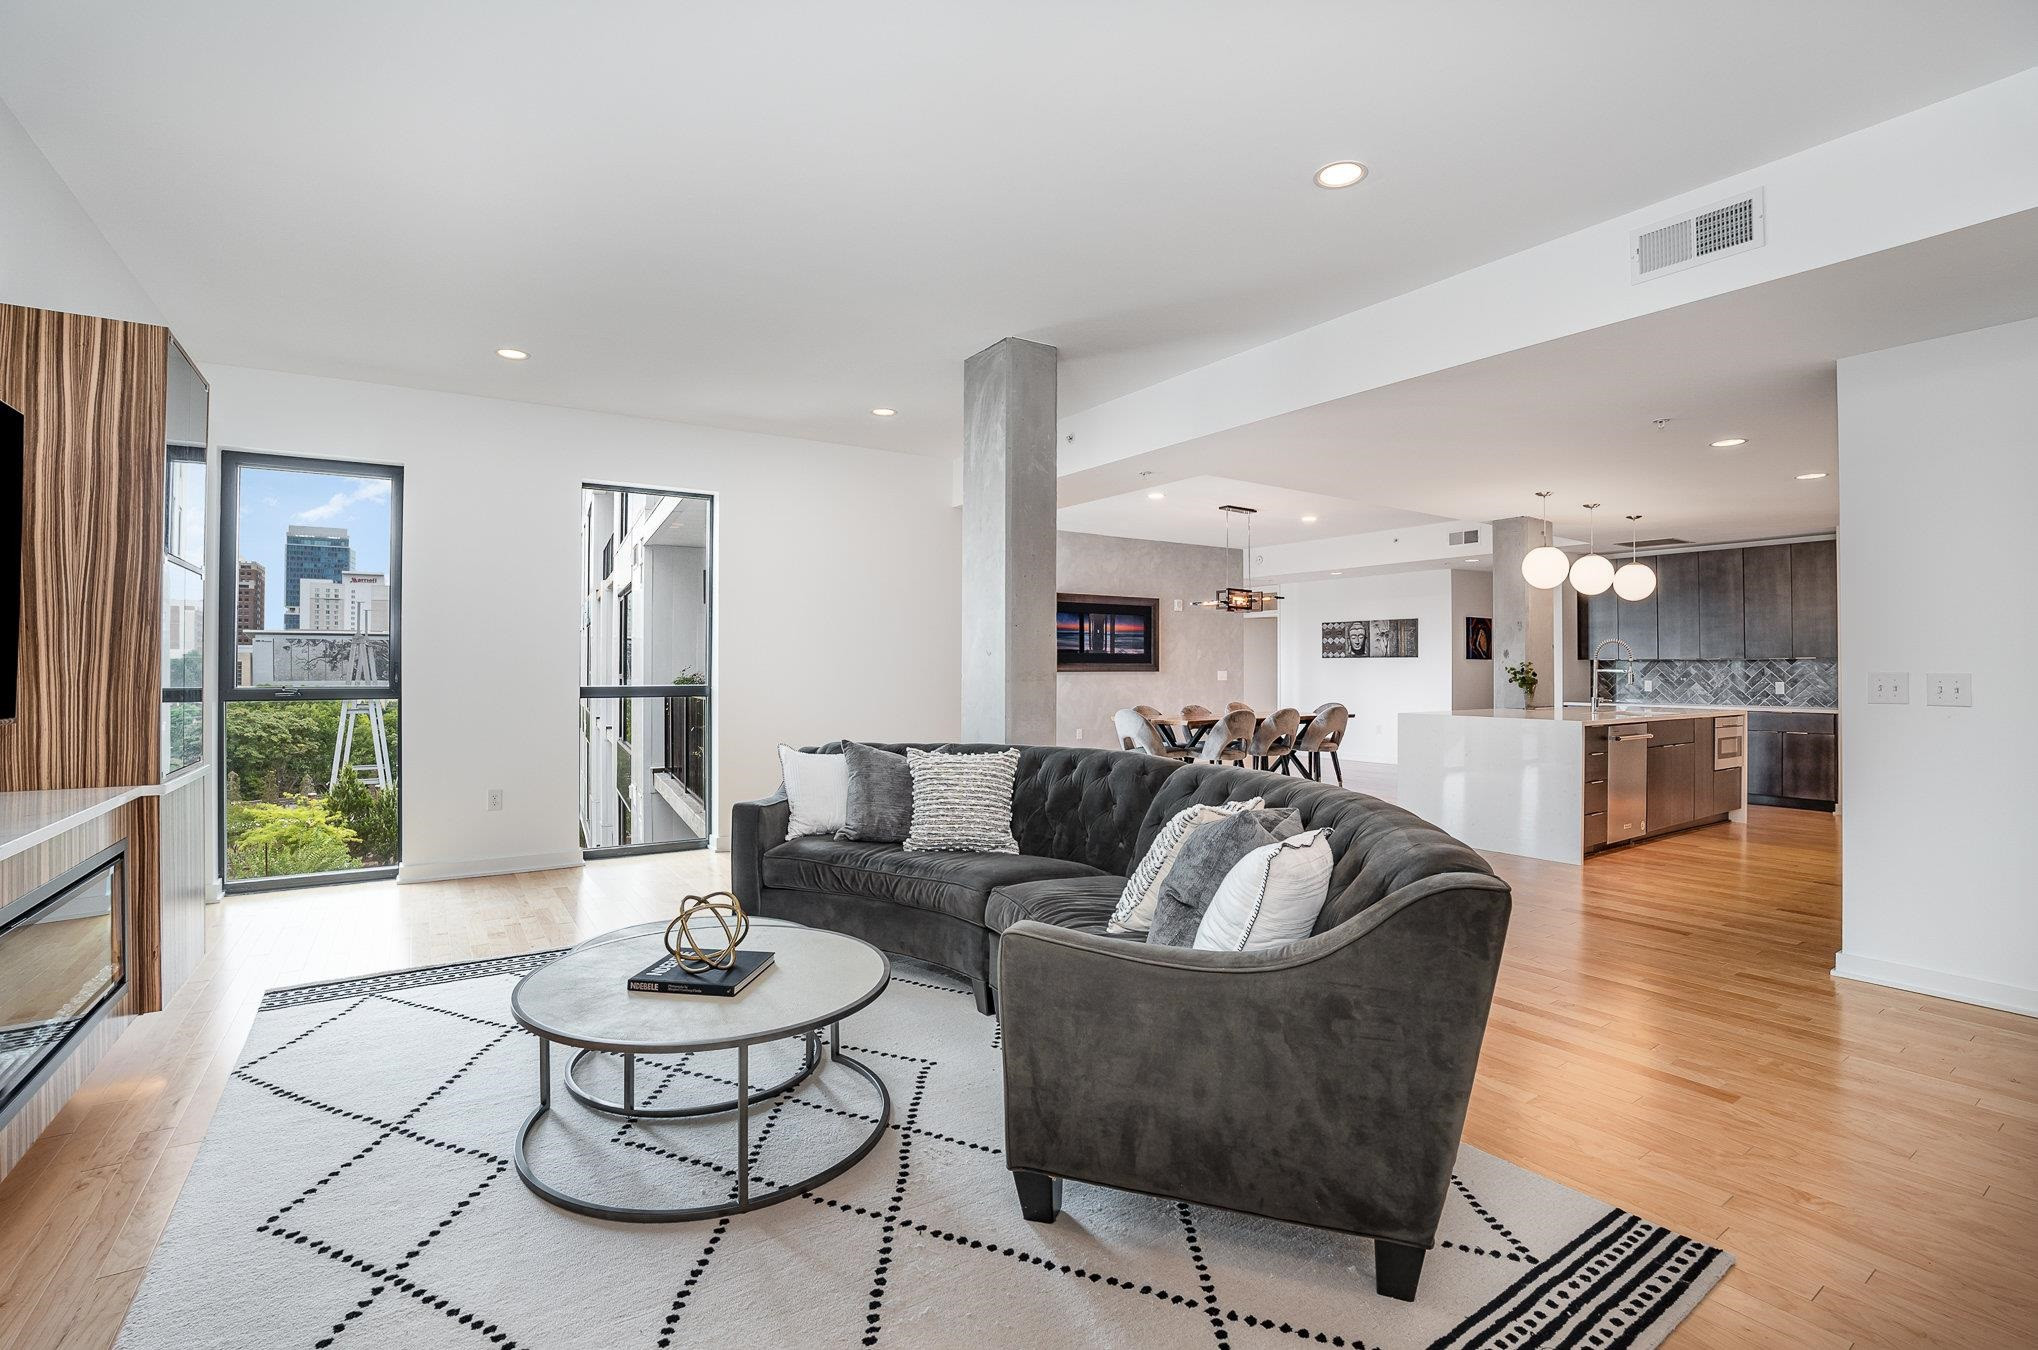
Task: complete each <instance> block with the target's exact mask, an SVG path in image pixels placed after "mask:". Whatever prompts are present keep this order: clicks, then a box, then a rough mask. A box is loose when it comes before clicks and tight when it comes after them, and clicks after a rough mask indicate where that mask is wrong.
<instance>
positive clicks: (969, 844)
mask: <svg viewBox="0 0 2038 1350" xmlns="http://www.w3.org/2000/svg"><path fill="white" fill-rule="evenodd" d="M906 769H907V771H908V772H910V773H911V774H912V775H913V828H912V831H911V832H910V833H909V834H907V836H906V851H907V852H908V853H1017V852H1018V851H1019V841H1018V840H1016V839H1014V838H1013V837H1012V784H1013V781H1014V780H1015V779H1016V778H1017V777H1018V775H1019V752H1018V751H1017V750H998V751H993V752H992V753H990V754H983V755H945V754H942V753H940V752H939V751H934V750H908V751H906Z"/></svg>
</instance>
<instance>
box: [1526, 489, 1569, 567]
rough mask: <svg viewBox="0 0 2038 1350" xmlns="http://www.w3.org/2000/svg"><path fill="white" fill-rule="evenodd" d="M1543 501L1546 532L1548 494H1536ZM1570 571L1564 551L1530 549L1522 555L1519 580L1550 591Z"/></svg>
mask: <svg viewBox="0 0 2038 1350" xmlns="http://www.w3.org/2000/svg"><path fill="white" fill-rule="evenodd" d="M1536 496H1538V497H1540V498H1542V501H1543V525H1544V527H1545V529H1546V530H1547V527H1548V526H1549V523H1550V494H1549V493H1547V492H1538V493H1537V494H1536ZM1570 570H1571V560H1570V559H1569V558H1567V557H1565V556H1564V550H1563V549H1561V548H1557V547H1555V546H1553V545H1550V544H1544V545H1543V546H1541V547H1540V548H1532V549H1530V550H1529V551H1528V552H1527V553H1525V554H1523V555H1522V560H1521V579H1522V580H1523V581H1526V582H1527V583H1528V584H1529V585H1531V586H1534V587H1536V588H1538V589H1540V590H1545V591H1547V590H1550V589H1552V588H1554V587H1557V586H1561V585H1563V584H1564V577H1565V575H1566V574H1567V573H1569V572H1570Z"/></svg>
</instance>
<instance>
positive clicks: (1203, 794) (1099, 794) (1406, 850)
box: [815, 741, 1493, 933]
mask: <svg viewBox="0 0 2038 1350" xmlns="http://www.w3.org/2000/svg"><path fill="white" fill-rule="evenodd" d="M867 744H871V745H874V746H875V747H876V748H877V749H880V750H890V751H892V752H893V753H895V754H904V753H905V752H906V751H907V750H908V749H909V748H914V749H921V750H940V751H947V752H957V753H964V754H984V753H987V752H993V751H999V750H1007V749H1012V748H1015V747H1011V746H1005V745H987V744H958V743H934V742H924V743H919V744H917V745H908V744H904V743H897V744H886V743H881V742H867ZM815 748H817V749H819V750H820V751H822V752H823V753H839V752H840V751H841V748H842V743H841V742H840V741H831V742H829V743H828V744H826V745H823V746H818V747H815ZM1016 748H1017V749H1018V750H1019V773H1018V777H1017V780H1016V781H1015V783H1014V784H1013V790H1012V833H1013V835H1014V837H1015V838H1017V839H1018V841H1019V851H1020V852H1021V853H1029V854H1032V855H1033V856H1035V857H1043V858H1065V859H1067V860H1069V861H1071V862H1080V863H1087V864H1088V865H1090V866H1091V867H1096V868H1101V869H1102V870H1104V871H1106V872H1116V873H1118V874H1119V875H1121V876H1122V875H1125V874H1126V873H1129V872H1130V871H1131V870H1132V868H1133V866H1134V865H1135V864H1136V863H1137V862H1138V861H1139V859H1141V858H1143V857H1145V856H1146V851H1147V849H1149V848H1150V847H1152V845H1153V841H1154V836H1155V835H1157V834H1159V833H1160V829H1161V826H1163V825H1165V824H1166V823H1167V821H1168V819H1169V818H1170V817H1172V816H1173V815H1174V814H1175V813H1176V812H1178V811H1180V810H1182V809H1183V808H1184V807H1187V806H1193V805H1196V804H1199V803H1202V804H1208V805H1217V804H1220V803H1223V802H1228V801H1236V800H1239V799H1241V798H1245V797H1263V798H1265V799H1266V802H1267V805H1269V806H1292V807H1294V808H1295V809H1296V810H1298V811H1299V812H1301V815H1302V827H1303V828H1304V829H1308V830H1314V829H1328V830H1329V831H1330V842H1331V851H1332V853H1333V854H1335V855H1336V857H1337V866H1336V868H1335V870H1334V871H1333V872H1332V873H1331V880H1330V901H1329V903H1327V904H1326V905H1324V907H1323V914H1322V916H1321V917H1320V918H1319V919H1318V920H1317V925H1316V931H1317V932H1319V933H1321V932H1326V931H1328V930H1329V929H1331V928H1335V927H1336V926H1337V925H1338V924H1340V923H1343V922H1344V921H1345V920H1347V919H1349V918H1351V917H1352V916H1353V915H1355V914H1357V913H1359V912H1360V911H1361V910H1363V909H1365V908H1367V907H1368V906H1370V905H1372V904H1374V903H1376V902H1377V901H1379V900H1381V899H1383V898H1384V897H1386V896H1388V895H1390V894H1392V893H1393V892H1395V891H1397V890H1399V889H1401V888H1402V887H1403V886H1406V885H1409V884H1412V883H1414V882H1418V881H1422V880H1425V879H1427V878H1429V877H1435V876H1442V875H1446V874H1450V873H1473V874H1475V875H1479V876H1491V875H1493V870H1492V869H1491V868H1490V867H1488V866H1487V865H1486V860H1485V859H1484V858H1482V857H1480V856H1479V854H1478V853H1477V852H1475V851H1474V850H1473V849H1471V848H1469V847H1467V846H1466V845H1464V844H1462V843H1459V842H1458V841H1457V840H1456V839H1454V838H1453V837H1451V836H1450V835H1448V834H1446V833H1444V832H1443V831H1442V830H1440V829H1438V828H1437V827H1436V826H1434V825H1432V824H1430V823H1429V822H1428V821H1426V820H1423V819H1422V818H1421V817H1420V816H1417V815H1415V814H1413V813H1412V812H1408V811H1404V810H1402V809H1401V808H1400V807H1398V806H1395V805H1392V804H1391V803H1388V802H1383V801H1381V800H1380V799H1379V798H1377V797H1368V796H1365V795H1364V794H1362V793H1357V792H1351V791H1347V790H1346V789H1344V788H1340V787H1331V786H1329V785H1328V784H1324V783H1313V782H1310V781H1309V780H1307V779H1303V778H1295V777H1291V776H1289V775H1287V774H1279V773H1263V772H1261V771H1259V770H1256V769H1239V768H1230V767H1225V766H1221V765H1214V764H1179V763H1177V762H1175V761H1173V760H1168V759H1160V758H1157V757H1156V756H1153V755H1142V754H1133V753H1130V752H1127V751H1123V750H1086V749H1077V748H1074V747H1071V746H1056V745H1022V746H1018V747H1016Z"/></svg>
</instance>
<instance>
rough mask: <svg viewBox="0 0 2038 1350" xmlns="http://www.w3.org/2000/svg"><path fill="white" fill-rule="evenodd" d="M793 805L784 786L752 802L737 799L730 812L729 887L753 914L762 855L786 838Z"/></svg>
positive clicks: (761, 875)
mask: <svg viewBox="0 0 2038 1350" xmlns="http://www.w3.org/2000/svg"><path fill="white" fill-rule="evenodd" d="M791 823H792V807H791V806H790V805H788V804H787V802H786V795H785V789H784V788H780V789H779V790H778V791H777V792H775V793H773V794H772V795H771V796H769V797H762V798H759V799H758V800H756V801H752V802H737V803H736V805H735V806H734V807H733V808H732V809H731V811H730V813H729V836H730V837H729V889H730V890H732V891H734V892H735V893H736V898H737V899H738V900H741V901H742V902H743V908H744V909H745V910H746V911H748V912H749V913H752V914H762V913H763V911H762V910H761V909H759V908H758V897H760V896H761V895H763V894H764V855H765V854H767V853H769V852H770V851H771V850H772V849H775V848H777V847H778V846H779V845H780V844H783V843H784V842H785V832H786V827H787V826H788V825H790V824H791Z"/></svg>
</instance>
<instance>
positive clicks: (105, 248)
mask: <svg viewBox="0 0 2038 1350" xmlns="http://www.w3.org/2000/svg"><path fill="white" fill-rule="evenodd" d="M0 304H7V305H33V306H35V307H37V308H39V309H56V310H63V311H65V312H67V313H71V314H94V315H98V316H99V317H101V318H107V319H133V320H137V321H139V322H142V323H161V322H163V316H162V313H161V312H160V311H159V310H157V308H156V304H155V301H153V300H151V299H149V297H148V293H147V292H145V291H144V290H142V288H141V283H140V282H138V281H136V280H135V279H134V274H133V273H132V272H130V271H128V270H127V264H126V263H124V262H122V261H121V260H120V256H119V255H118V254H116V253H115V252H114V251H113V246H112V245H111V244H109V243H107V242H106V236H104V235H102V234H101V233H99V227H98V226H97V225H94V224H93V223H92V220H91V217H89V216H87V215H86V214H85V208H84V207H82V206H80V205H79V204H78V199H77V198H76V197H74V196H72V195H71V189H70V188H69V187H67V186H66V185H65V183H64V180H63V179H61V178H59V177H58V176H57V171H56V170H55V169H53V168H51V167H50V162H49V161H48V160H46V159H44V158H43V156H42V151H40V150H38V149H37V148H36V145H35V142H34V141H33V140H31V139H29V135H28V133H27V132H26V131H24V130H23V129H22V126H21V123H20V122H19V121H17V120H16V119H15V116H14V114H13V113H12V112H11V111H10V110H9V109H8V107H7V105H6V104H4V103H0Z"/></svg>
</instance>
